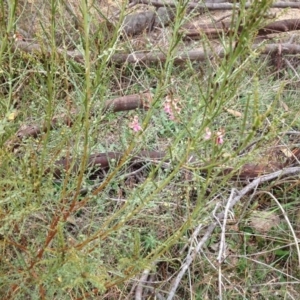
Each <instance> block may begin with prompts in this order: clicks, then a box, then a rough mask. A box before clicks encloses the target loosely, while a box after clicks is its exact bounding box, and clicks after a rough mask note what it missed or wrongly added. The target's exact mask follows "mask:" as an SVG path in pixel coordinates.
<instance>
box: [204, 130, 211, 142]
mask: <svg viewBox="0 0 300 300" xmlns="http://www.w3.org/2000/svg"><path fill="white" fill-rule="evenodd" d="M210 138H211V131H210V129H209V128H208V127H206V128H205V136H204V139H205V140H206V141H207V140H209V139H210Z"/></svg>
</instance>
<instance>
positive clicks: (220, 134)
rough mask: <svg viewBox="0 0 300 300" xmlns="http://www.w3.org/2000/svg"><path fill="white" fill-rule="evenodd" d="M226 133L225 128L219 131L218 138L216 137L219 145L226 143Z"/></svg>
mask: <svg viewBox="0 0 300 300" xmlns="http://www.w3.org/2000/svg"><path fill="white" fill-rule="evenodd" d="M224 135H225V129H224V128H221V129H219V131H218V132H217V138H216V144H217V145H222V144H223V143H224V140H223V137H224Z"/></svg>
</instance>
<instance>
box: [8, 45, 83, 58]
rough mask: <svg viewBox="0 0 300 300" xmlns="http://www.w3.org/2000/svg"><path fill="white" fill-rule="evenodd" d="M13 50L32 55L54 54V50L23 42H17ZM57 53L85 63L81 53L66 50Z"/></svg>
mask: <svg viewBox="0 0 300 300" xmlns="http://www.w3.org/2000/svg"><path fill="white" fill-rule="evenodd" d="M13 49H14V50H17V49H21V50H23V51H24V52H27V53H30V54H33V53H38V54H40V53H45V54H46V55H50V54H51V52H52V50H51V49H50V48H48V47H46V46H40V45H39V44H37V43H33V42H27V41H21V40H17V41H15V42H14V44H13ZM56 51H57V53H58V54H59V55H62V56H63V55H64V54H66V55H67V57H69V58H71V59H73V60H75V61H77V62H79V63H84V59H83V55H82V54H81V53H80V52H79V51H70V50H64V49H61V48H57V50H56Z"/></svg>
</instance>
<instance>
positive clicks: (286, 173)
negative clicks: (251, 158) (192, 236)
mask: <svg viewBox="0 0 300 300" xmlns="http://www.w3.org/2000/svg"><path fill="white" fill-rule="evenodd" d="M299 173H300V167H292V168H286V169H282V170H279V171H276V172H273V173H270V174H268V175H264V176H261V177H258V178H256V179H255V180H253V181H252V182H251V183H249V184H248V185H247V186H245V187H244V188H243V189H242V190H241V191H239V192H238V194H237V196H235V197H234V198H233V199H232V201H230V204H229V205H228V210H230V209H232V208H233V207H234V206H235V204H236V203H238V202H239V201H240V200H241V198H242V197H244V196H245V195H246V194H247V193H249V192H250V191H251V190H253V189H254V188H255V187H256V186H258V185H260V184H262V183H264V182H268V181H271V180H274V179H276V178H279V177H283V176H291V175H296V174H299ZM224 216H225V211H223V212H221V213H219V214H218V215H217V217H218V219H219V220H221V219H223V218H224ZM217 224H218V223H217V221H215V222H213V223H211V224H210V225H209V226H208V228H207V230H206V232H205V234H204V236H203V237H202V239H201V240H200V241H199V243H198V245H197V247H196V248H195V250H194V251H193V252H192V253H190V254H188V255H187V257H186V259H185V262H184V264H183V265H182V266H181V270H180V272H179V273H178V275H177V277H176V278H175V279H174V280H173V282H172V284H171V288H170V291H169V296H168V298H167V300H172V299H173V298H174V295H175V292H176V290H177V287H178V285H179V283H180V281H181V279H182V277H183V275H184V274H185V272H186V270H187V269H188V268H189V266H190V264H191V263H192V262H193V260H194V259H195V257H196V255H197V253H198V252H199V251H200V250H201V248H202V247H203V245H204V244H205V243H206V242H207V240H208V239H209V237H210V236H211V234H212V233H213V231H214V230H215V228H216V226H217Z"/></svg>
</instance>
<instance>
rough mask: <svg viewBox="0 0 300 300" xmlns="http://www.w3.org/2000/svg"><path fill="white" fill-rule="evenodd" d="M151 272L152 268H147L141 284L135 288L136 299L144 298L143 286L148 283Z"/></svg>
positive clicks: (140, 281)
mask: <svg viewBox="0 0 300 300" xmlns="http://www.w3.org/2000/svg"><path fill="white" fill-rule="evenodd" d="M149 273H150V269H145V270H144V272H143V274H142V276H141V278H140V280H139V284H138V286H137V287H136V290H135V300H142V299H143V287H144V285H145V284H146V283H147V279H148V276H149Z"/></svg>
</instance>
